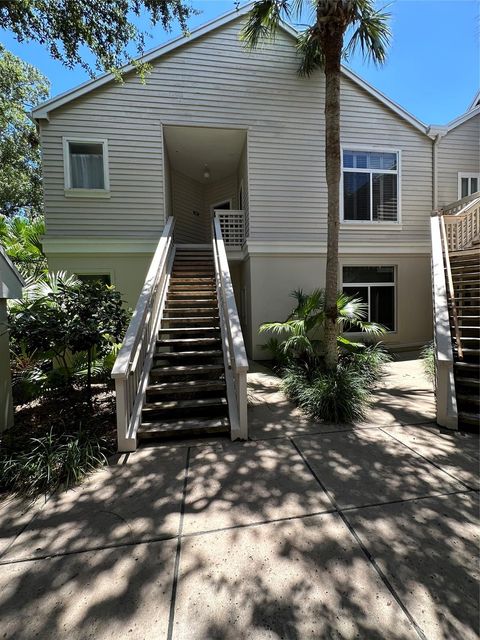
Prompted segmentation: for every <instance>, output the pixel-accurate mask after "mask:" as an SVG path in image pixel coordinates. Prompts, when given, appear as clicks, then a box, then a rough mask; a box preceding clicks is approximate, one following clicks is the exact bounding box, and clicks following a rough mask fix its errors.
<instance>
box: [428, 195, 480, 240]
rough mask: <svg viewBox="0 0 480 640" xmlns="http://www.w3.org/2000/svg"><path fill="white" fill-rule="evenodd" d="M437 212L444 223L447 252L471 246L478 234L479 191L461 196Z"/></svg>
mask: <svg viewBox="0 0 480 640" xmlns="http://www.w3.org/2000/svg"><path fill="white" fill-rule="evenodd" d="M438 213H439V215H441V217H442V220H443V222H444V225H445V235H446V240H447V246H448V250H449V252H450V253H451V252H453V251H464V250H465V249H470V248H472V246H473V243H474V241H475V240H476V239H477V238H479V236H480V193H478V192H477V193H474V194H472V195H471V196H467V197H466V198H462V199H461V200H458V201H457V202H454V203H453V204H451V205H449V206H448V207H445V208H444V209H440V210H439V212H438Z"/></svg>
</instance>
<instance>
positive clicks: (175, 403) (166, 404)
mask: <svg viewBox="0 0 480 640" xmlns="http://www.w3.org/2000/svg"><path fill="white" fill-rule="evenodd" d="M217 406H222V407H226V406H227V400H226V398H225V397H223V396H218V397H215V398H190V399H189V400H162V401H159V402H147V403H146V404H145V406H144V407H143V410H144V411H145V412H151V411H154V410H155V411H157V410H158V409H198V408H199V407H217Z"/></svg>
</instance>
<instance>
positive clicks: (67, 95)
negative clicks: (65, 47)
mask: <svg viewBox="0 0 480 640" xmlns="http://www.w3.org/2000/svg"><path fill="white" fill-rule="evenodd" d="M252 6H253V2H248V3H247V4H245V5H243V6H241V7H239V8H238V9H234V10H233V11H229V12H228V13H225V14H223V15H222V16H220V17H218V18H215V19H214V20H210V21H209V22H206V23H205V24H204V25H202V26H200V27H197V28H196V29H193V31H192V32H191V33H190V34H189V35H188V36H179V37H177V38H174V39H173V40H170V41H169V42H166V43H165V44H162V45H160V46H158V47H155V48H154V49H152V50H151V51H149V52H147V53H146V54H145V55H143V56H142V57H141V58H140V60H141V61H142V62H147V63H148V62H152V61H153V60H156V59H157V58H159V57H161V56H163V55H165V54H167V53H170V52H171V51H174V50H176V49H178V48H180V47H182V46H183V45H186V44H189V43H191V42H194V41H195V40H197V39H198V38H201V37H202V36H204V35H206V34H207V33H210V32H211V31H214V30H215V29H218V28H219V27H222V26H224V25H226V24H228V23H230V22H233V21H234V20H237V19H238V18H239V17H241V16H244V15H246V14H247V13H248V12H249V11H250V9H251V8H252ZM280 27H281V28H282V29H283V30H284V31H285V32H286V33H288V34H289V35H291V36H292V37H294V38H297V37H298V31H297V30H296V29H294V27H292V26H291V25H289V24H288V23H286V22H283V21H282V22H281V23H280ZM134 69H135V67H134V66H133V65H132V64H129V65H125V66H124V67H122V68H121V72H122V73H124V74H125V73H129V72H130V71H133V70H134ZM342 72H343V74H344V76H346V77H347V78H349V79H350V80H351V81H352V82H354V83H355V84H357V85H359V86H360V87H362V89H364V90H365V91H366V92H367V93H369V94H371V95H372V96H373V97H374V98H376V99H377V100H379V101H380V102H382V103H383V104H384V105H385V106H386V107H388V108H389V109H390V110H391V111H394V112H395V113H396V114H397V115H398V116H400V117H401V118H402V119H403V120H405V121H406V122H408V123H409V124H411V125H412V126H413V127H415V128H416V129H418V130H419V131H421V132H422V133H424V134H426V135H428V129H429V128H428V127H427V126H426V125H425V124H424V123H423V122H421V121H420V120H419V119H418V118H416V117H415V116H413V115H412V114H411V113H409V112H408V111H407V110H406V109H404V108H403V107H401V106H400V105H399V104H397V103H396V102H394V101H393V100H391V99H390V98H388V97H387V96H386V95H384V94H383V93H382V92H381V91H379V90H378V89H375V88H374V87H373V86H372V85H371V84H369V83H368V82H366V81H365V80H363V79H362V78H360V76H358V75H357V74H356V73H354V72H353V71H351V70H350V69H348V68H347V67H345V66H344V65H342ZM114 80H115V76H114V75H113V74H112V73H104V74H102V75H100V76H99V77H98V78H95V79H93V80H88V81H87V82H84V83H83V84H81V85H79V86H77V87H75V88H73V89H70V90H69V91H65V92H64V93H60V94H59V95H58V96H55V97H54V98H50V99H49V100H46V101H45V102H42V103H41V104H40V105H38V106H37V107H35V108H34V109H33V110H32V112H31V115H32V118H33V119H35V120H41V119H46V120H48V118H49V113H50V112H51V111H53V110H54V109H58V108H59V107H62V106H64V105H65V104H68V103H69V102H71V101H73V100H75V99H76V98H79V97H81V96H83V95H85V94H87V93H90V91H94V90H95V89H98V88H99V87H102V86H103V85H105V84H107V83H109V82H113V81H114Z"/></svg>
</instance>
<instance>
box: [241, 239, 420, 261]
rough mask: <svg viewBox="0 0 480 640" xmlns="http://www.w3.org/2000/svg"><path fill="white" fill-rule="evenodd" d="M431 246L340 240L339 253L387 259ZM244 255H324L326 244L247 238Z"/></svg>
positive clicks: (418, 252) (413, 252)
mask: <svg viewBox="0 0 480 640" xmlns="http://www.w3.org/2000/svg"><path fill="white" fill-rule="evenodd" d="M430 251H431V247H430V244H428V243H423V242H409V243H408V244H399V243H398V242H379V244H378V246H374V245H372V244H371V240H370V241H369V243H366V244H364V245H362V244H359V243H358V242H356V243H348V242H342V241H340V246H339V254H340V256H342V255H364V254H375V255H385V256H388V257H389V259H390V258H391V256H393V255H424V254H430ZM243 254H244V256H248V255H256V254H271V255H281V254H294V255H305V254H316V255H326V254H327V244H326V242H314V241H305V242H268V241H265V242H262V241H256V240H247V242H246V244H245V246H244V249H243Z"/></svg>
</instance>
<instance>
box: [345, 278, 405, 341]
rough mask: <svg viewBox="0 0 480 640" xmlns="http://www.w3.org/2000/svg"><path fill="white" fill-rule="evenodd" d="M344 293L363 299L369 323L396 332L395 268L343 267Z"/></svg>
mask: <svg viewBox="0 0 480 640" xmlns="http://www.w3.org/2000/svg"><path fill="white" fill-rule="evenodd" d="M343 291H344V292H345V293H346V294H347V295H349V296H355V297H356V298H361V299H362V300H363V301H364V302H365V304H366V305H367V308H368V320H369V322H379V323H380V324H383V325H384V326H385V327H387V329H388V330H389V331H395V267H391V266H390V267H383V266H382V267H353V266H352V267H350V266H345V267H343Z"/></svg>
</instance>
